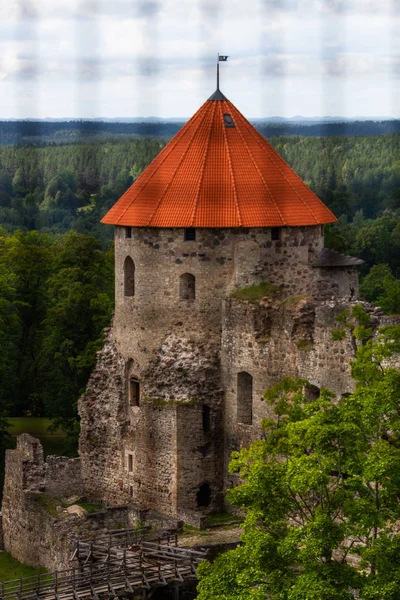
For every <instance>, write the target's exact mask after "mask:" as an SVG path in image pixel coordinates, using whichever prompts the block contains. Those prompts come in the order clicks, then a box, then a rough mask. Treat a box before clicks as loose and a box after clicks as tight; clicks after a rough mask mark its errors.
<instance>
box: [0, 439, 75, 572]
mask: <svg viewBox="0 0 400 600" xmlns="http://www.w3.org/2000/svg"><path fill="white" fill-rule="evenodd" d="M49 458H50V461H49V460H48V461H47V462H44V460H43V448H42V446H41V444H40V442H39V440H36V439H35V438H32V437H31V436H29V435H27V434H23V435H21V436H19V437H18V438H17V449H16V450H7V452H6V464H5V480H4V490H3V504H2V517H3V535H4V548H5V550H7V551H8V552H10V553H11V554H12V555H13V556H14V557H15V558H17V559H18V560H19V561H21V562H23V563H24V564H28V565H33V566H43V567H46V568H47V569H49V570H56V569H65V568H68V566H69V564H68V563H69V556H70V554H71V552H72V549H73V547H74V542H75V540H76V537H77V536H78V534H79V533H80V531H82V527H83V523H82V519H78V518H77V517H74V516H68V515H65V516H63V517H61V516H60V517H59V518H57V517H56V516H54V515H52V514H51V513H52V511H53V509H54V507H55V504H56V503H54V501H53V500H54V497H55V495H58V494H65V495H67V496H70V495H72V494H79V493H80V492H81V491H82V483H81V479H80V476H79V460H78V459H67V458H59V457H49ZM49 478H50V479H49Z"/></svg>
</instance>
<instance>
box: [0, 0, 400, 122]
mask: <svg viewBox="0 0 400 600" xmlns="http://www.w3.org/2000/svg"><path fill="white" fill-rule="evenodd" d="M399 25H400V2H399V1H398V0H2V1H1V2H0V119H7V118H48V117H51V118H61V117H69V118H71V117H73V118H98V117H139V116H144V117H148V116H157V117H181V118H188V117H190V116H191V115H192V114H193V113H194V112H195V111H196V110H197V109H198V108H199V107H200V106H201V104H202V103H203V102H204V101H205V100H206V99H207V98H208V97H209V96H210V95H211V94H212V93H213V92H214V91H215V88H216V82H215V78H216V56H217V53H218V52H219V53H220V54H226V55H229V59H228V61H227V62H224V63H222V62H221V63H220V65H221V85H220V88H221V90H222V91H223V93H224V94H225V95H226V96H227V97H228V98H229V100H231V101H232V102H233V103H234V104H235V105H236V106H237V108H238V109H239V110H240V111H241V112H242V113H243V114H244V115H245V116H246V117H248V118H261V117H270V116H283V117H293V116H295V115H303V116H305V117H312V116H328V115H330V116H344V117H355V116H389V117H400V101H399V100H400V36H398V35H396V34H397V32H398V31H399Z"/></svg>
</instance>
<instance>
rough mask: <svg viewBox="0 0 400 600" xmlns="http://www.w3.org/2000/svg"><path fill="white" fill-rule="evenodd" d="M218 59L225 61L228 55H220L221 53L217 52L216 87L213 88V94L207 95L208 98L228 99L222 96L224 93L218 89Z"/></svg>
mask: <svg viewBox="0 0 400 600" xmlns="http://www.w3.org/2000/svg"><path fill="white" fill-rule="evenodd" d="M220 60H222V61H224V62H225V61H227V60H228V56H226V55H222V54H217V89H216V90H215V92H214V93H213V95H212V96H210V97H209V100H227V99H228V98H226V97H225V96H224V94H223V93H222V92H221V91H220V89H219V61H220Z"/></svg>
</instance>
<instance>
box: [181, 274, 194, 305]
mask: <svg viewBox="0 0 400 600" xmlns="http://www.w3.org/2000/svg"><path fill="white" fill-rule="evenodd" d="M179 297H180V299H181V300H194V299H195V297H196V278H195V276H194V275H192V274H191V273H184V274H183V275H181V276H180V278H179Z"/></svg>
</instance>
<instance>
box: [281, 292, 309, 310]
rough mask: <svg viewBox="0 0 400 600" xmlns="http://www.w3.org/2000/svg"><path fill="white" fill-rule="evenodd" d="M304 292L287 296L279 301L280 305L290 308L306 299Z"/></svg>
mask: <svg viewBox="0 0 400 600" xmlns="http://www.w3.org/2000/svg"><path fill="white" fill-rule="evenodd" d="M306 299H307V296H306V294H297V295H296V296H288V297H287V298H285V299H284V300H282V302H281V306H283V307H284V308H292V307H294V306H297V305H298V304H299V303H300V302H301V301H302V300H306Z"/></svg>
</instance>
